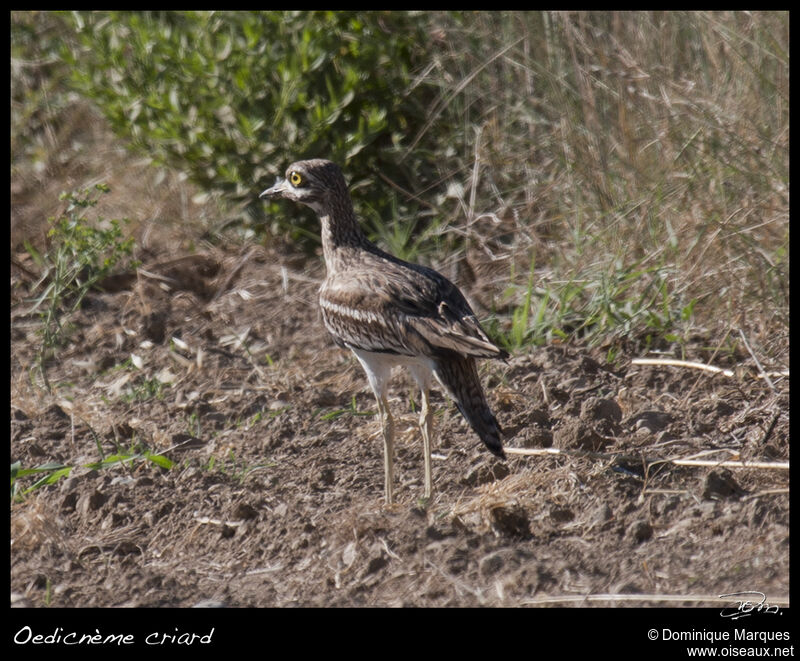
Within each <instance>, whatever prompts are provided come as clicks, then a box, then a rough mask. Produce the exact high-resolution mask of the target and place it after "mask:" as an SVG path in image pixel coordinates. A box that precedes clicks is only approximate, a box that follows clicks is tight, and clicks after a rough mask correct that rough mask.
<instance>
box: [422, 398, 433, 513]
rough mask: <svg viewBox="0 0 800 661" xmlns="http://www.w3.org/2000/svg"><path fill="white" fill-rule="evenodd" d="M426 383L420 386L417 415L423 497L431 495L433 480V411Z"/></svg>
mask: <svg viewBox="0 0 800 661" xmlns="http://www.w3.org/2000/svg"><path fill="white" fill-rule="evenodd" d="M429 392H430V390H429V388H428V387H427V384H426V385H425V387H423V388H422V411H421V412H420V415H419V428H420V431H421V432H422V452H423V455H424V457H425V498H430V497H431V492H432V490H433V487H432V484H433V480H432V478H431V437H432V435H433V412H432V411H431V408H430V402H429V400H428V393H429Z"/></svg>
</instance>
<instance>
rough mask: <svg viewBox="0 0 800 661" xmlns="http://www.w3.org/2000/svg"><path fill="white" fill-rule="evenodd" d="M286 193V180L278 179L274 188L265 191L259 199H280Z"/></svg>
mask: <svg viewBox="0 0 800 661" xmlns="http://www.w3.org/2000/svg"><path fill="white" fill-rule="evenodd" d="M285 192H286V180H285V179H278V181H276V182H275V185H274V186H272V187H271V188H267V190H265V191H263V192H262V193H261V194H260V195H259V196H258V197H259V199H263V198H270V197H278V196H281V195H283V194H284V193H285Z"/></svg>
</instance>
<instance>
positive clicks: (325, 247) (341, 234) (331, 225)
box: [319, 208, 376, 274]
mask: <svg viewBox="0 0 800 661" xmlns="http://www.w3.org/2000/svg"><path fill="white" fill-rule="evenodd" d="M319 220H320V223H321V225H322V251H323V254H324V256H325V264H326V266H327V269H328V273H329V274H331V273H335V272H336V271H339V270H342V269H343V268H346V267H347V264H348V263H349V262H350V259H351V258H352V257H353V256H354V255H355V254H356V253H357V252H359V251H361V250H374V249H376V248H375V245H374V244H373V243H372V242H371V241H370V240H369V239H367V237H366V235H365V234H364V232H363V231H362V230H361V227H359V224H358V219H357V218H356V215H355V213H354V212H353V209H352V208H350V209H347V210H344V209H343V210H340V211H338V212H331V211H329V210H325V211H321V212H320V213H319Z"/></svg>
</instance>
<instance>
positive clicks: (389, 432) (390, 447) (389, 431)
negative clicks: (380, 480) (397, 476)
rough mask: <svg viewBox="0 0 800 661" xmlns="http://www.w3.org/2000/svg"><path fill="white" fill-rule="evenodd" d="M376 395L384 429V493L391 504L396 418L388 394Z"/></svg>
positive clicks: (387, 501) (388, 503)
mask: <svg viewBox="0 0 800 661" xmlns="http://www.w3.org/2000/svg"><path fill="white" fill-rule="evenodd" d="M375 397H376V399H377V400H378V411H379V413H380V418H381V427H382V429H383V477H384V495H385V496H386V504H387V505H391V504H392V502H393V497H392V496H393V494H392V491H393V485H394V418H392V413H391V411H390V410H389V402H388V400H387V399H386V394H385V393H375Z"/></svg>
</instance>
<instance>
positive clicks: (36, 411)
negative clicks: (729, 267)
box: [11, 247, 789, 607]
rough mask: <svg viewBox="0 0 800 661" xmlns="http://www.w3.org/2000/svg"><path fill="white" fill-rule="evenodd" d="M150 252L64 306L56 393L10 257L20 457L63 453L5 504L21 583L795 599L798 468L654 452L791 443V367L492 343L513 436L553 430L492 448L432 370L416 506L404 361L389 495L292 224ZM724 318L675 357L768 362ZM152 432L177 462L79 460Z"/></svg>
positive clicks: (314, 592)
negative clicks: (674, 362)
mask: <svg viewBox="0 0 800 661" xmlns="http://www.w3.org/2000/svg"><path fill="white" fill-rule="evenodd" d="M142 257H143V264H142V268H143V269H144V271H146V272H147V275H144V274H142V273H140V274H139V276H138V277H135V276H131V277H128V278H120V279H117V280H116V281H114V283H107V284H108V286H109V289H112V290H113V291H112V290H110V291H106V292H104V293H101V292H94V293H92V294H91V295H90V296H89V297H87V299H86V300H85V302H84V305H83V307H82V309H81V310H80V311H79V313H78V314H77V315H76V316H75V317H74V318H73V320H72V321H73V322H74V324H75V330H74V332H73V334H72V337H71V342H70V344H69V346H68V347H67V348H66V349H65V350H64V351H63V352H61V353H60V355H59V357H58V361H53V362H52V363H51V364H50V365H49V368H48V376H49V378H50V381H51V383H53V384H54V391H53V394H52V395H47V394H45V393H44V392H43V391H41V390H37V389H36V388H35V387H34V386H32V385H31V378H30V369H31V365H32V361H33V357H34V354H35V350H36V347H37V346H38V342H39V337H38V335H37V334H36V326H37V322H36V319H35V318H34V317H32V316H27V315H25V314H24V311H25V310H26V308H27V307H28V304H26V303H25V302H24V300H25V297H26V295H27V293H28V292H27V286H28V285H29V283H28V282H27V281H26V279H25V277H24V275H21V274H20V273H19V272H18V271H17V270H14V269H12V328H11V383H12V398H11V461H12V462H15V461H20V462H21V464H22V466H23V467H34V466H38V465H41V464H44V463H47V462H59V463H62V464H66V465H71V466H75V468H74V469H73V471H72V473H71V474H70V475H69V476H67V477H65V478H62V479H61V480H60V481H58V482H57V483H56V484H54V485H51V486H47V487H43V488H40V489H37V490H35V491H33V492H32V493H30V494H29V495H28V496H26V498H25V500H24V502H21V503H14V504H12V506H11V537H12V546H11V590H12V597H11V599H12V604H13V605H16V606H33V607H41V606H45V605H50V606H62V607H85V606H98V607H116V606H150V607H167V606H172V607H187V606H196V605H224V606H230V607H244V606H251V607H265V606H479V605H482V606H516V605H526V604H549V603H555V604H559V605H564V604H566V605H569V604H577V605H604V606H607V605H610V604H611V605H616V604H622V605H626V604H629V603H633V604H635V605H637V606H639V605H642V604H651V605H655V604H663V603H664V602H663V601H660V599H659V596H663V595H678V596H683V597H685V598H686V603H687V604H698V603H702V604H703V605H709V600H712V599H714V598H716V597H717V596H718V595H720V594H725V593H731V592H737V591H741V590H760V591H762V592H764V593H766V594H767V596H768V598H773V599H780V598H783V599H788V592H789V493H788V492H789V490H788V481H789V475H788V471H786V470H780V469H775V468H769V467H758V468H737V467H731V468H724V467H719V466H678V465H674V464H672V463H668V462H664V461H661V462H658V461H656V460H658V459H670V458H681V457H682V458H686V457H691V456H695V455H697V454H698V453H703V452H707V451H710V450H717V452H715V453H710V454H706V455H703V456H702V457H701V458H703V459H710V460H719V461H722V460H728V459H734V460H743V461H758V462H765V464H766V465H768V464H775V463H776V462H782V461H788V459H789V404H788V398H789V397H788V390H789V385H788V378H780V377H776V378H773V379H772V380H771V386H770V384H768V383H766V381H765V379H763V378H757V371H756V370H754V369H743V370H738V371H737V372H736V374H735V376H733V377H729V376H724V375H711V374H709V373H707V372H703V371H699V370H695V369H687V368H682V367H666V366H636V365H631V363H630V358H633V357H635V355H633V354H632V355H624V352H623V354H622V355H617V356H615V360H614V362H613V363H608V362H607V361H606V356H607V352H606V351H605V350H602V349H592V348H587V347H581V346H576V345H566V344H564V345H552V346H547V347H543V348H539V349H530V350H526V351H524V352H518V353H515V354H514V355H513V356H512V357H511V358H510V359H509V360H508V361H507V362H505V363H504V362H484V363H482V364H481V375H482V379H483V382H484V384H485V386H486V387H487V390H488V396H489V400H490V402H491V404H492V406H493V408H494V410H495V411H496V413H497V416H498V419H499V421H500V423H501V425H502V426H503V427H504V429H505V431H506V432H507V439H506V446H507V447H508V448H529V449H538V450H542V449H545V448H554V449H559V450H561V451H562V452H561V453H560V454H537V455H531V456H528V455H520V454H511V453H510V454H509V456H508V460H507V461H505V462H502V461H499V460H496V459H495V458H493V457H492V456H491V455H490V454H489V453H488V452H487V451H485V449H484V448H483V447H482V445H481V443H480V441H479V440H478V439H477V437H476V436H475V435H474V434H473V433H472V431H471V430H470V429H469V427H468V426H467V425H466V423H465V422H464V421H463V420H462V419H461V417H460V415H459V414H458V412H457V410H456V409H455V407H454V406H453V405H452V404H451V403H450V402H449V401H447V400H446V399H445V398H444V397H443V396H441V395H440V394H438V393H437V394H436V395H435V396H434V397H435V398H434V404H435V408H436V417H435V425H436V427H435V428H436V436H435V441H434V453H435V459H434V466H433V471H434V488H435V493H434V495H433V497H432V499H431V501H430V502H427V503H426V502H424V501H423V500H422V499H421V496H422V481H423V466H422V452H421V439H420V436H419V432H418V429H417V427H416V419H417V414H416V413H415V412H414V405H415V403H416V402H417V398H418V393H416V392H415V390H414V388H413V382H412V381H411V379H410V378H408V377H407V376H405V375H404V374H403V373H402V372H399V373H398V374H397V376H396V378H395V381H394V384H393V390H392V392H393V400H392V406H393V410H394V412H395V414H396V415H397V419H398V434H397V436H398V439H397V458H396V469H395V470H396V484H395V494H396V498H397V500H398V501H399V502H398V503H397V504H396V505H395V506H393V507H391V508H386V507H384V505H383V500H382V496H383V468H382V466H383V464H382V462H383V458H382V452H383V446H382V442H381V439H380V434H379V426H378V420H377V416H376V415H375V414H376V407H375V403H374V399H373V396H372V393H371V391H370V390H369V387H368V385H367V382H366V379H365V377H364V375H363V373H362V371H361V368H360V367H359V365H358V364H357V362H356V360H355V359H354V358H353V357H352V356H351V355H349V354H348V353H347V352H345V351H342V350H341V349H339V348H337V347H335V345H333V343H332V342H331V341H330V340H329V338H328V337H327V335H326V333H325V331H324V328H323V326H322V323H321V320H320V318H319V313H318V306H317V302H316V291H317V288H318V286H319V282H320V281H321V278H322V277H323V266H322V264H321V260H319V259H314V258H312V259H310V260H308V259H305V258H303V257H302V256H299V255H296V254H292V253H291V252H290V251H288V250H286V249H282V248H278V247H276V248H270V249H265V248H262V247H250V248H247V249H245V250H242V251H235V250H234V249H231V250H230V252H223V251H220V250H217V249H211V248H208V249H206V248H203V250H202V252H200V253H191V252H189V251H186V252H185V254H180V255H177V256H176V255H175V254H174V253H168V252H167V250H166V248H164V249H163V250H162V251H161V252H159V251H158V250H152V249H151V250H150V252H148V253H146V254H143V255H142ZM112 284H113V286H111V285H112ZM468 293H469V292H468ZM480 314H481V311H479V315H480ZM720 339H721V338H719V337H697V338H693V340H692V342H690V344H689V345H688V346H687V352H688V355H687V356H686V357H687V358H688V359H698V360H705V361H707V360H711V359H713V362H715V363H716V364H718V365H720V366H721V367H733V366H735V365H736V364H737V363H742V364H748V365H751V364H752V361H751V360H750V358H749V356H748V355H746V354H745V355H741V356H736V355H732V354H731V353H724V354H723V353H722V352H719V353H715V352H714V347H719V346H720ZM786 354H787V355H788V339H787V347H786ZM132 355H135V356H136V358H135V360H134V362H131V356H132ZM137 364H138V365H139V366H140V367H137V366H136V365H137ZM158 384H161V386H160V388H159V386H158ZM145 449H148V450H150V451H151V452H153V453H157V454H161V455H163V456H165V457H168V458H169V459H170V460H171V461H172V462H173V466H172V468H170V469H166V468H162V467H159V466H157V465H156V464H155V463H153V462H151V461H148V460H146V459H137V460H134V461H129V462H126V463H125V464H122V465H117V466H114V467H103V468H100V469H91V468H87V467H86V464H89V463H91V462H97V461H99V460H100V459H101V458H102V457H106V458H108V457H110V456H112V455H114V454H116V453H120V452H126V453H131V452H137V451H138V452H141V451H143V450H145ZM33 481H34V479H33V478H26V480H25V486H29V485H30V484H32V483H33ZM587 595H617V599H616V600H611V601H582V600H580V599H582V598H583V597H585V596H587ZM626 595H629V596H631V597H634V596H639V597H640V598H642V597H644V598H645V600H644V601H633V599H631V600H630V601H626V600H625V596H626ZM647 595H652V600H649V599H648V598H647V597H646V596H647ZM570 599H579V600H578V601H570ZM703 599H707V601H702V600H703ZM671 603H672V602H671Z"/></svg>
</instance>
